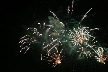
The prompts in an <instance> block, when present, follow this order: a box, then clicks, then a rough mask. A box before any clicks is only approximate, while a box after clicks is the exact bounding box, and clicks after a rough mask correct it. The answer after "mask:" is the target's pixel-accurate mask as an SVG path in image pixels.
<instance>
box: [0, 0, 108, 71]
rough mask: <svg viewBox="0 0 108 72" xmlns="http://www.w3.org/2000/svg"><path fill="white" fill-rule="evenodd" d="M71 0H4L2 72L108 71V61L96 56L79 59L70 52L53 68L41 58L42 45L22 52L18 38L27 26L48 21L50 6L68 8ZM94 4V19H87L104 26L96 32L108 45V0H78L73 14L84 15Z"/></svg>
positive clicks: (89, 24) (93, 24) (102, 42)
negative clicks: (103, 61)
mask: <svg viewBox="0 0 108 72" xmlns="http://www.w3.org/2000/svg"><path fill="white" fill-rule="evenodd" d="M71 2H72V1H71V0H50V1H48V0H28V1H19V0H16V1H9V0H5V1H0V3H1V4H0V5H1V6H0V7H1V11H0V12H1V16H0V17H1V23H0V24H1V25H0V29H1V47H0V48H1V50H0V51H1V57H0V60H1V64H0V65H1V70H2V71H1V72H80V71H83V72H85V71H87V72H96V71H101V72H107V71H108V62H106V64H105V65H103V64H101V63H98V62H97V61H95V60H92V59H89V60H88V59H84V60H75V59H74V58H72V57H74V56H70V55H67V56H66V57H65V59H64V60H63V61H62V63H61V64H60V65H58V66H57V67H55V68H52V67H51V66H50V65H47V63H46V62H44V61H41V60H40V54H41V51H40V49H39V47H38V46H36V48H33V49H30V50H29V51H28V52H27V53H26V54H23V53H20V52H19V51H20V49H21V48H20V47H19V46H20V45H19V44H18V42H19V39H20V38H21V37H22V36H24V35H25V34H26V28H27V27H30V26H32V25H37V24H36V23H37V22H45V21H46V22H47V20H48V16H49V15H51V14H50V12H49V11H50V10H51V11H53V12H55V13H56V12H58V11H60V10H66V9H67V6H68V5H70V6H71ZM91 7H92V8H93V9H92V10H91V11H90V13H89V14H91V17H90V18H91V22H90V23H88V22H87V19H85V23H88V24H86V25H87V26H89V27H91V28H95V27H97V28H100V30H99V31H96V34H95V35H96V37H97V40H98V41H99V43H101V44H102V45H103V47H107V48H108V32H107V31H108V11H107V10H108V1H107V0H75V5H74V12H73V15H74V16H80V15H84V14H85V12H86V11H88V10H89V9H90V8H91ZM57 16H59V14H58V15H57ZM59 18H62V16H60V17H59ZM76 19H77V18H76ZM78 21H79V19H78ZM2 43H3V44H2Z"/></svg>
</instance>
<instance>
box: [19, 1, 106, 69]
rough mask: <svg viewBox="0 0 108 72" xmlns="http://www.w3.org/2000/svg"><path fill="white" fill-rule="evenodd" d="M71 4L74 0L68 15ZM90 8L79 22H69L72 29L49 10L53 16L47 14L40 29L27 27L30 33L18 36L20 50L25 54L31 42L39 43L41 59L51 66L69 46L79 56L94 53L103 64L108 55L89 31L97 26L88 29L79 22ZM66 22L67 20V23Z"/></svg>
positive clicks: (55, 64)
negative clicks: (47, 21) (46, 18)
mask: <svg viewBox="0 0 108 72" xmlns="http://www.w3.org/2000/svg"><path fill="white" fill-rule="evenodd" d="M73 5H74V0H73V1H72V7H71V8H72V9H71V10H70V7H69V6H68V10H67V11H68V15H69V13H70V12H71V14H72V13H73ZM91 9H92V8H90V9H89V10H88V11H87V12H86V13H85V14H84V16H83V17H82V18H81V20H80V21H79V22H77V21H76V22H77V24H75V23H74V22H75V20H74V22H73V23H72V22H71V24H73V26H74V25H75V26H77V27H75V26H74V27H72V29H69V28H66V26H65V25H66V24H64V23H63V22H61V21H60V20H59V18H58V17H57V15H56V14H55V13H54V12H52V11H50V13H52V14H53V17H52V16H48V19H49V23H48V24H46V23H43V25H41V24H40V23H38V25H40V27H39V28H40V30H38V29H37V28H34V27H31V28H28V29H27V30H28V31H29V32H30V33H29V34H27V35H25V36H23V37H22V38H20V42H19V43H20V44H21V45H20V47H21V50H20V52H22V51H24V54H25V53H26V52H27V51H28V50H29V49H30V48H32V47H33V44H36V43H40V44H41V45H40V46H41V47H40V48H41V49H42V54H41V60H45V61H47V62H48V63H50V64H52V65H53V67H55V66H57V65H58V64H61V61H62V59H63V57H64V55H62V53H63V51H64V50H65V49H66V48H67V49H70V48H71V49H72V50H74V51H75V52H79V56H82V55H85V56H86V57H87V58H88V57H91V56H94V55H95V59H96V60H97V61H98V62H101V63H104V64H105V61H106V60H107V59H108V55H107V54H104V49H103V48H102V47H96V45H95V43H96V42H97V41H95V37H94V36H93V35H91V31H93V30H99V28H94V29H90V28H89V27H85V26H82V25H81V22H82V21H83V20H84V19H85V18H86V17H87V14H88V13H89V12H90V11H91ZM64 22H65V21H64ZM68 23H69V22H67V24H68ZM39 31H40V32H39ZM61 48H62V49H61ZM64 48H65V49H64ZM59 50H60V51H59ZM70 51H71V50H70ZM68 52H69V51H68ZM71 52H73V51H71Z"/></svg>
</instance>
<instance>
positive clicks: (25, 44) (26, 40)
mask: <svg viewBox="0 0 108 72" xmlns="http://www.w3.org/2000/svg"><path fill="white" fill-rule="evenodd" d="M27 30H30V31H31V33H32V34H29V35H25V36H23V37H22V38H20V42H19V43H20V44H21V45H20V47H21V50H20V52H22V50H25V52H24V54H25V53H26V52H27V51H28V50H29V49H30V48H31V46H32V45H33V44H35V43H39V41H38V40H37V39H36V38H38V37H41V36H42V34H41V33H39V32H38V31H37V28H28V29H27Z"/></svg>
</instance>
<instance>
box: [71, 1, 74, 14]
mask: <svg viewBox="0 0 108 72" xmlns="http://www.w3.org/2000/svg"><path fill="white" fill-rule="evenodd" d="M73 6H74V0H73V1H72V12H71V14H72V13H73Z"/></svg>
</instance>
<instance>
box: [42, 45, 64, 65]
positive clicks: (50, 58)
mask: <svg viewBox="0 0 108 72" xmlns="http://www.w3.org/2000/svg"><path fill="white" fill-rule="evenodd" d="M62 50H63V49H61V51H60V52H58V49H57V47H54V48H53V49H51V50H50V51H47V53H46V54H45V55H42V54H41V60H46V61H47V62H48V63H50V64H52V66H53V67H55V66H57V65H58V64H61V61H62V59H63V57H64V56H63V55H61V54H62Z"/></svg>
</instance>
